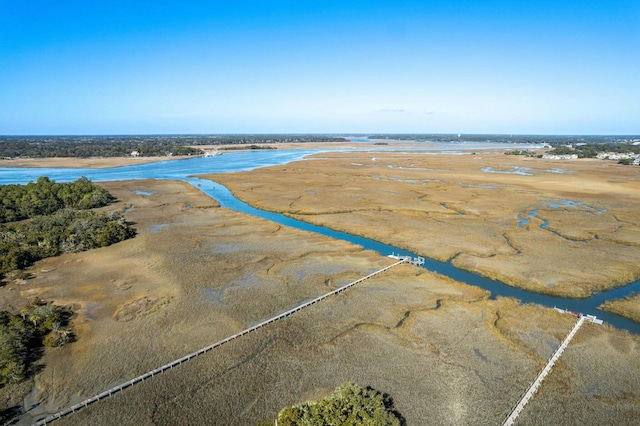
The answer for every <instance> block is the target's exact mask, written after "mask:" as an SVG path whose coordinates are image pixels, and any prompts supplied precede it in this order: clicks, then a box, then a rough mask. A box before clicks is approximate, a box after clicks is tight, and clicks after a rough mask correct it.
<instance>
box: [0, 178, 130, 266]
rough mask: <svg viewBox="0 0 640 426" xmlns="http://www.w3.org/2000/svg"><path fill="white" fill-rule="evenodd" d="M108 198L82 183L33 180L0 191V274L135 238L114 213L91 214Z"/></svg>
mask: <svg viewBox="0 0 640 426" xmlns="http://www.w3.org/2000/svg"><path fill="white" fill-rule="evenodd" d="M111 199H112V197H111V195H110V194H109V193H108V192H107V191H106V190H104V189H103V188H101V187H99V186H97V185H94V184H93V183H92V182H91V181H89V179H87V178H84V177H83V178H80V179H78V180H76V181H75V182H72V183H64V184H59V183H56V182H55V181H52V180H50V179H49V178H47V177H44V176H43V177H39V178H38V179H37V181H36V182H35V183H33V182H29V183H28V184H27V185H2V186H0V203H1V205H0V218H1V219H0V221H1V222H7V221H16V220H22V219H28V220H22V221H21V222H16V223H13V224H10V225H0V275H4V274H6V273H7V272H10V271H13V270H21V269H24V268H26V267H27V266H29V265H31V264H32V263H34V262H36V261H38V260H40V259H44V258H47V257H52V256H57V255H59V254H62V253H70V252H78V251H84V250H88V249H91V248H96V247H103V246H108V245H111V244H114V243H117V242H119V241H122V240H125V239H128V238H132V237H133V236H135V234H136V231H135V229H134V228H133V227H132V226H131V225H130V224H129V223H127V222H126V220H125V218H124V217H123V216H122V214H120V213H118V212H95V211H91V210H87V209H90V208H95V207H101V206H104V205H107V204H108V203H109V202H110V201H111Z"/></svg>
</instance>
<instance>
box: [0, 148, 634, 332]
mask: <svg viewBox="0 0 640 426" xmlns="http://www.w3.org/2000/svg"><path fill="white" fill-rule="evenodd" d="M496 146H497V145H495V144H494V145H482V146H479V145H470V146H469V145H468V146H466V147H460V146H456V147H455V149H456V150H461V149H464V148H467V149H474V150H478V149H482V148H495V147H496ZM510 147H511V145H510ZM380 150H382V149H380ZM423 150H424V149H420V151H423ZM431 150H433V151H442V150H443V148H442V147H440V148H432V149H431ZM327 151H335V150H330V149H323V150H291V151H287V150H274V151H271V150H269V151H267V150H265V151H247V152H236V153H229V154H225V155H222V156H217V157H210V158H201V157H200V158H191V159H187V160H170V161H164V162H158V163H147V164H140V165H135V166H126V167H116V168H110V169H62V168H33V169H28V168H0V185H5V184H12V183H14V184H16V183H17V184H24V183H27V182H29V181H30V180H36V179H37V178H38V177H39V176H49V177H50V178H51V179H53V180H56V181H60V182H68V181H72V180H75V179H77V178H78V177H80V176H86V177H88V178H89V179H91V180H92V181H95V182H100V181H112V180H130V179H148V178H155V179H175V180H183V181H186V182H188V183H190V184H192V185H194V186H195V187H197V188H198V189H200V190H201V191H203V192H204V193H206V194H207V195H209V196H210V197H212V198H214V199H216V200H217V201H218V202H219V203H220V205H221V206H222V207H225V208H228V209H232V210H235V211H239V212H243V213H247V214H250V215H254V216H258V217H261V218H264V219H267V220H270V221H273V222H277V223H279V224H282V225H285V226H290V227H294V228H298V229H301V230H305V231H309V232H314V233H317V234H322V235H326V236H328V237H331V238H335V239H339V240H344V241H348V242H350V243H353V244H357V245H360V246H362V247H364V248H365V249H367V250H373V251H376V252H378V253H380V254H381V255H384V256H386V255H388V254H390V253H392V252H393V253H396V254H400V255H407V256H412V257H416V256H417V255H416V254H414V253H410V252H407V251H405V250H400V249H398V248H397V247H393V246H390V245H387V244H383V243H380V242H378V241H374V240H371V239H368V238H363V237H360V236H356V235H351V234H348V233H345V232H340V231H335V230H332V229H329V228H326V227H322V226H317V225H312V224H309V223H306V222H302V221H299V220H296V219H293V218H290V217H287V216H284V215H282V214H279V213H272V212H267V211H263V210H259V209H256V208H254V207H251V206H249V205H248V204H246V203H244V202H242V201H240V200H238V199H237V198H236V197H235V196H233V194H231V192H230V191H229V190H227V189H226V188H225V187H224V186H222V185H220V184H217V183H215V182H212V181H209V180H203V179H198V178H195V177H191V176H193V175H198V174H206V173H229V172H236V171H243V170H251V169H255V168H259V167H266V166H271V165H277V164H285V163H288V162H291V161H296V160H300V159H302V158H304V157H305V156H307V155H309V154H316V153H322V152H327ZM376 151H378V150H376ZM402 151H408V150H407V149H406V148H403V149H402ZM536 213H537V212H535V211H533V212H531V214H530V216H534V215H535V214H536ZM520 220H521V221H525V220H527V218H524V217H521V218H520ZM521 223H522V222H521ZM525 223H526V222H525ZM424 268H426V269H428V270H430V271H434V272H438V273H440V274H442V275H445V276H448V277H450V278H452V279H454V280H456V281H460V282H464V283H467V284H470V285H474V286H478V287H482V288H484V289H486V290H488V291H490V292H491V297H492V298H495V297H496V296H504V297H513V298H516V299H519V300H520V301H521V302H522V303H536V304H540V305H543V306H547V307H554V306H558V307H562V308H565V309H569V310H571V311H575V312H581V313H584V314H592V315H596V316H598V317H599V318H601V319H603V320H604V321H605V322H608V323H609V324H612V325H614V326H615V327H618V328H621V329H626V330H628V331H630V332H632V333H636V334H640V324H637V323H635V322H633V321H630V320H627V319H625V318H622V317H619V316H616V315H612V314H609V313H607V312H603V311H600V310H597V307H598V306H599V305H600V304H602V303H603V302H604V301H606V300H611V299H619V298H623V297H625V296H627V295H629V294H631V293H635V292H639V291H640V280H638V281H635V282H633V283H630V284H628V285H626V286H623V287H620V288H617V289H613V290H609V291H604V292H600V293H596V294H594V295H592V296H591V297H589V298H586V299H565V298H559V297H551V296H545V295H541V294H537V293H532V292H529V291H526V290H522V289H518V288H514V287H510V286H507V285H505V284H502V283H500V282H497V281H494V280H491V279H487V278H484V277H482V276H480V275H478V274H474V273H471V272H467V271H464V270H461V269H458V268H456V267H454V266H453V265H452V264H451V263H450V262H447V263H441V262H438V261H435V260H431V259H425V264H424Z"/></svg>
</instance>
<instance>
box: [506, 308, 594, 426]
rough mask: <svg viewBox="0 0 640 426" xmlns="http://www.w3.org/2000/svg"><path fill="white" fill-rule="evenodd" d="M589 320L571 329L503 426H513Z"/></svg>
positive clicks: (583, 317) (582, 319) (583, 320)
mask: <svg viewBox="0 0 640 426" xmlns="http://www.w3.org/2000/svg"><path fill="white" fill-rule="evenodd" d="M588 319H590V318H587V317H586V316H580V319H578V322H577V323H576V325H574V326H573V328H572V329H571V331H570V332H569V334H568V335H567V337H565V339H564V340H563V342H562V344H561V345H560V346H559V347H558V349H556V351H555V352H554V353H553V355H552V356H551V358H549V360H548V361H547V364H546V365H545V366H544V368H543V369H542V371H541V372H540V374H538V377H537V378H536V380H534V381H533V383H531V386H529V389H527V391H526V392H525V393H524V395H522V398H520V401H519V402H518V404H517V405H516V407H515V408H514V409H513V411H512V412H511V414H510V415H509V417H507V420H505V422H504V423H503V426H511V425H513V423H514V422H515V420H516V418H517V417H518V415H519V414H520V413H521V412H522V410H524V406H525V405H527V402H529V400H530V399H531V397H532V396H533V394H534V393H536V391H537V390H538V388H539V387H540V384H541V383H542V381H543V380H544V378H545V377H547V375H548V374H549V372H550V371H551V369H552V368H553V366H554V365H555V363H556V361H558V358H560V355H562V353H563V352H564V350H565V349H566V348H567V345H569V342H570V341H571V339H573V336H575V335H576V333H577V332H578V330H579V329H580V327H581V326H582V324H584V322H585V321H586V320H588Z"/></svg>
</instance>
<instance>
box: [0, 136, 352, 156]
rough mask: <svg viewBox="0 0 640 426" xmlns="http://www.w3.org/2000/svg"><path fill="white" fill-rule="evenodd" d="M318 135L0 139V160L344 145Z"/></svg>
mask: <svg viewBox="0 0 640 426" xmlns="http://www.w3.org/2000/svg"><path fill="white" fill-rule="evenodd" d="M344 141H346V139H344V138H342V137H334V136H321V135H148V136H0V158H5V159H11V158H50V157H75V158H89V157H128V156H130V155H131V153H132V152H133V151H138V152H139V154H140V155H141V156H143V157H161V156H173V155H201V154H203V151H202V150H201V149H198V148H194V146H201V145H246V144H277V143H285V142H344Z"/></svg>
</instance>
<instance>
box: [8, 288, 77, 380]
mask: <svg viewBox="0 0 640 426" xmlns="http://www.w3.org/2000/svg"><path fill="white" fill-rule="evenodd" d="M70 317H71V312H70V311H69V310H67V309H64V308H62V307H60V306H56V305H53V304H51V303H45V302H43V301H41V300H39V299H35V300H34V301H32V302H31V303H30V304H29V305H28V306H26V307H25V308H24V309H22V311H21V312H20V313H19V314H12V313H10V312H8V311H0V387H2V386H4V385H7V384H9V383H17V382H20V381H22V380H23V379H24V378H25V377H26V376H27V375H28V373H29V367H30V366H31V365H32V363H33V362H34V361H36V360H37V359H38V358H39V357H40V355H41V352H42V351H41V350H40V348H42V346H49V347H56V346H62V345H64V344H66V343H69V342H72V341H73V340H74V339H75V335H74V333H73V331H72V330H71V329H70V328H69V318H70Z"/></svg>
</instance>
